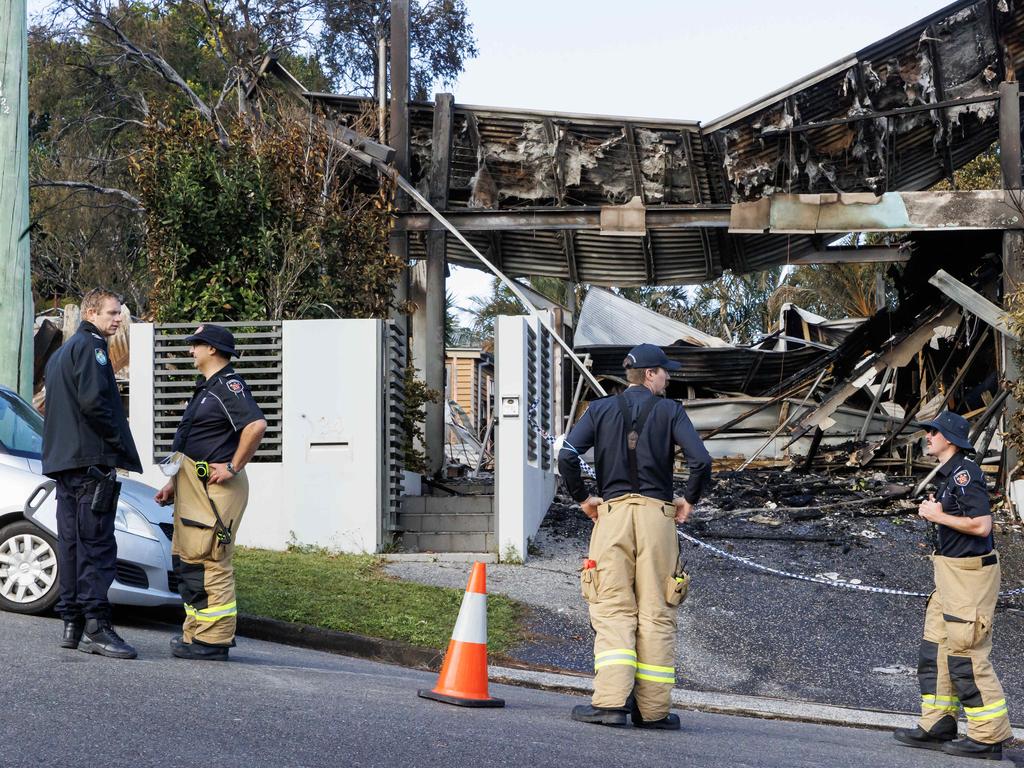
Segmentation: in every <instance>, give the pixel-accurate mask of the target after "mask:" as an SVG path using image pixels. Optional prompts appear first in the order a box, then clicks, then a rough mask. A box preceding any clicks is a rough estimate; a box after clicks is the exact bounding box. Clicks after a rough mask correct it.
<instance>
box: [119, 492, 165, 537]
mask: <svg viewBox="0 0 1024 768" xmlns="http://www.w3.org/2000/svg"><path fill="white" fill-rule="evenodd" d="M114 527H115V528H116V529H118V530H120V531H124V532H125V533H131V534H134V535H135V536H141V537H142V538H144V539H152V540H153V541H157V540H158V539H157V537H156V534H155V533H153V526H152V525H150V522H149V520H147V519H146V518H145V516H144V515H143V514H142V513H141V512H139V510H137V509H136V508H135V507H133V506H132V505H131V504H129V503H127V502H125V501H118V502H117V513H116V514H115V515H114Z"/></svg>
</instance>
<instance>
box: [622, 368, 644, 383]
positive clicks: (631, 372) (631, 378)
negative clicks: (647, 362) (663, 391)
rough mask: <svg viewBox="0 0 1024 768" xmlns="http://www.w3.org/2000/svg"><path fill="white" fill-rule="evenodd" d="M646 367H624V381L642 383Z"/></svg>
mask: <svg viewBox="0 0 1024 768" xmlns="http://www.w3.org/2000/svg"><path fill="white" fill-rule="evenodd" d="M646 373H647V369H646V368H627V369H626V381H628V382H629V383H630V384H643V383H644V381H645V380H646V378H647V377H646V375H645V374H646Z"/></svg>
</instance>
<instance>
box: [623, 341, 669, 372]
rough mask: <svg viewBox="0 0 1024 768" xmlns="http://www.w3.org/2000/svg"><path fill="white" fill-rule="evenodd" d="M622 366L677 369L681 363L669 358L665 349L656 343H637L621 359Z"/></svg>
mask: <svg viewBox="0 0 1024 768" xmlns="http://www.w3.org/2000/svg"><path fill="white" fill-rule="evenodd" d="M622 367H623V368H664V369H665V370H666V371H678V370H679V369H680V368H682V367H683V365H682V363H679V362H677V361H675V360H669V359H668V355H666V354H665V350H663V349H662V348H661V347H659V346H657V345H656V344H638V345H637V346H635V347H633V348H632V349H631V350H629V354H628V355H626V359H625V360H623V361H622Z"/></svg>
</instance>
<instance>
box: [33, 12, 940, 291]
mask: <svg viewBox="0 0 1024 768" xmlns="http://www.w3.org/2000/svg"><path fill="white" fill-rule="evenodd" d="M28 3H29V11H30V13H31V12H33V11H35V10H38V9H40V8H43V7H45V6H46V4H47V0H28ZM948 4H949V3H948V2H944V1H943V0H857V2H856V3H852V2H829V1H828V0H826V1H825V2H823V1H822V0H774V2H770V3H768V2H764V0H732V1H731V2H696V0H632V1H631V2H629V3H622V2H612V1H611V0H514V2H500V1H499V0H466V5H467V7H468V8H469V13H470V21H471V22H472V23H473V25H474V28H475V32H476V38H477V48H478V49H479V51H480V54H479V56H478V57H477V58H476V59H471V60H470V61H469V62H468V63H467V65H466V69H465V72H464V73H463V74H462V76H461V77H460V78H459V80H458V82H456V83H455V84H454V85H453V86H452V87H451V88H450V90H451V91H452V92H453V93H454V94H455V101H456V102H457V103H462V104H479V105H487V106H503V107H521V108H527V109H530V108H532V109H543V110H556V111H563V112H589V113H595V114H606V115H626V116H637V117H652V118H653V117H662V118H673V119H682V120H700V121H701V122H705V123H706V122H710V121H711V120H713V119H714V118H716V117H719V116H720V115H722V114H725V113H726V112H730V111H732V110H733V109H735V108H737V107H740V106H743V105H744V104H746V103H748V102H750V101H753V100H755V99H757V98H758V97H760V96H763V95H766V94H768V93H770V92H771V91H773V90H775V89H777V88H780V87H782V86H785V85H787V84H789V83H791V82H792V81H794V80H797V79H800V78H803V77H805V76H806V75H808V74H810V73H812V72H814V71H815V70H817V69H820V68H821V67H823V66H825V65H827V64H831V63H832V62H834V61H836V60H838V59H841V58H843V57H845V56H847V55H849V54H851V53H853V52H855V51H857V50H858V49H860V48H863V47H865V46H866V45H868V44H870V43H872V42H874V41H876V40H880V39H882V38H884V37H887V36H888V35H890V34H892V33H893V32H896V31H897V30H899V29H901V28H903V27H905V26H907V25H908V24H911V23H913V22H914V21H917V20H918V19H920V18H923V17H924V16H927V15H928V14H930V13H932V12H934V11H937V10H939V9H940V8H943V7H944V6H946V5H948ZM488 285H489V282H488V278H487V277H486V276H485V275H484V274H483V273H481V272H478V271H477V270H470V269H458V268H454V269H453V276H452V278H451V279H450V280H449V290H451V291H452V292H453V293H454V294H455V295H456V298H457V303H459V304H462V305H465V304H466V303H467V300H468V298H469V297H470V296H472V295H477V294H483V293H486V292H487V290H488Z"/></svg>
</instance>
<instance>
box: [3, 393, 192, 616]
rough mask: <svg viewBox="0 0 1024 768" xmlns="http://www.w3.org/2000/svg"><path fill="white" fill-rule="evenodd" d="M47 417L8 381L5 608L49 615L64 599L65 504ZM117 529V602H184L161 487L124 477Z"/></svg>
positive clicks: (114, 591) (5, 398)
mask: <svg viewBox="0 0 1024 768" xmlns="http://www.w3.org/2000/svg"><path fill="white" fill-rule="evenodd" d="M42 448H43V419H42V417H41V416H40V415H39V413H38V411H36V410H35V409H34V408H33V407H32V406H31V405H29V404H28V403H26V402H25V401H24V400H22V399H21V398H20V397H19V396H18V395H17V393H15V392H13V391H11V390H10V389H7V388H6V387H2V386H0V608H3V609H4V610H8V611H14V612H16V613H41V612H43V611H46V610H48V609H49V608H50V607H51V606H53V604H54V603H56V602H57V598H58V593H59V587H58V579H57V573H58V571H59V569H60V568H61V563H60V561H59V559H58V557H57V541H56V537H57V502H56V496H55V494H54V493H53V486H54V482H53V481H52V480H48V479H47V478H46V477H44V476H43V475H42ZM121 482H122V483H123V485H122V487H121V498H120V501H119V502H118V505H117V517H116V518H115V521H114V535H115V537H116V538H117V575H116V577H115V581H114V583H113V585H112V586H111V587H110V592H109V593H108V594H109V598H110V601H111V602H112V603H115V604H121V605H147V606H158V605H177V604H180V603H181V597H180V596H179V595H178V593H177V580H176V579H175V577H174V574H173V572H172V571H171V524H172V520H171V508H170V507H161V506H159V505H158V504H157V503H156V502H155V501H153V494H154V493H155V491H154V489H152V488H150V487H149V486H147V485H143V484H142V483H139V482H136V481H134V480H128V479H125V478H121Z"/></svg>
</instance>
